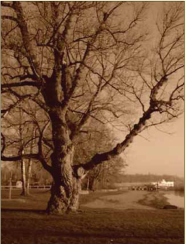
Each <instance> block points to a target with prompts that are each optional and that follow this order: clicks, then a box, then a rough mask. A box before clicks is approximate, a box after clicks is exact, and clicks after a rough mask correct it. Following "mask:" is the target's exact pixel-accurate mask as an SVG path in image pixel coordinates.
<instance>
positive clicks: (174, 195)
mask: <svg viewBox="0 0 186 244" xmlns="http://www.w3.org/2000/svg"><path fill="white" fill-rule="evenodd" d="M165 197H167V198H168V202H169V203H170V204H172V205H176V206H177V207H179V208H184V192H178V191H170V192H167V193H166V194H165Z"/></svg>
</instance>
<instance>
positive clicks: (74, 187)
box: [47, 109, 81, 214]
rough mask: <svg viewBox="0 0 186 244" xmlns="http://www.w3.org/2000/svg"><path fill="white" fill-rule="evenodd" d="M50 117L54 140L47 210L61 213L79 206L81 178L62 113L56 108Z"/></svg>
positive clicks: (74, 209)
mask: <svg viewBox="0 0 186 244" xmlns="http://www.w3.org/2000/svg"><path fill="white" fill-rule="evenodd" d="M50 117H51V121H52V133H53V142H54V152H53V153H52V155H51V162H52V170H53V186H52V189H51V198H50V200H49V203H48V207H47V211H48V212H49V213H57V214H62V213H64V212H67V211H70V210H73V211H76V210H77V209H78V208H79V193H80V184H81V180H80V177H79V176H78V173H77V170H75V169H74V167H73V160H74V145H73V143H72V141H71V139H70V131H69V128H68V126H67V125H66V123H65V119H64V116H63V113H62V112H61V113H60V109H56V110H53V111H52V113H51V114H50Z"/></svg>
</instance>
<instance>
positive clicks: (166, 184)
mask: <svg viewBox="0 0 186 244" xmlns="http://www.w3.org/2000/svg"><path fill="white" fill-rule="evenodd" d="M152 184H153V185H156V186H158V187H165V188H166V187H174V181H165V180H164V179H163V180H162V181H158V182H152Z"/></svg>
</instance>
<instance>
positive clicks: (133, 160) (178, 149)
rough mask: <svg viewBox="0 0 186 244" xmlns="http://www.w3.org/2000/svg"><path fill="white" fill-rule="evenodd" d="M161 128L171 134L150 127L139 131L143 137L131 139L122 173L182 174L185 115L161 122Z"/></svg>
mask: <svg viewBox="0 0 186 244" xmlns="http://www.w3.org/2000/svg"><path fill="white" fill-rule="evenodd" d="M163 131H166V132H169V133H171V134H167V133H164V132H161V131H158V130H157V129H155V128H150V129H148V131H144V132H143V133H142V134H141V135H143V137H144V138H143V137H140V136H137V137H136V138H134V141H133V143H132V144H131V146H130V147H129V149H128V151H127V152H126V155H125V159H126V161H127V164H128V166H127V168H126V169H125V173H127V174H137V173H139V174H148V173H151V174H169V175H177V176H181V177H183V176H184V117H183V116H182V117H181V118H179V119H177V120H176V121H175V122H172V123H171V124H169V125H164V126H163ZM145 138H146V139H145Z"/></svg>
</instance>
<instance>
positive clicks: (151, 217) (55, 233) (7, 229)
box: [1, 190, 184, 244]
mask: <svg viewBox="0 0 186 244" xmlns="http://www.w3.org/2000/svg"><path fill="white" fill-rule="evenodd" d="M3 194H4V193H2V195H3ZM17 194H18V193H17ZM32 194H33V195H32V196H30V197H29V198H28V199H26V200H25V202H21V201H3V202H2V212H1V227H2V231H1V243H2V244H75V243H76V244H81V243H86V244H93V243H95V244H106V243H107V244H108V243H117V244H147V243H148V244H183V243H184V211H183V210H162V209H154V210H139V209H138V210H136V209H135V210H115V209H102V210H100V209H88V208H83V207H82V208H81V210H80V212H78V213H70V214H66V215H62V216H49V215H47V214H45V212H44V211H43V210H44V209H45V207H46V201H47V200H48V198H49V192H47V191H41V190H40V192H39V193H38V191H35V192H34V191H33V192H32ZM110 194H114V195H115V194H117V193H109V195H110ZM103 195H105V196H106V195H108V194H107V193H92V194H90V195H82V196H81V204H84V203H87V202H89V201H93V200H95V199H97V198H98V197H99V196H103ZM14 197H15V198H16V196H14ZM17 198H18V195H17ZM19 198H20V197H19Z"/></svg>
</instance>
